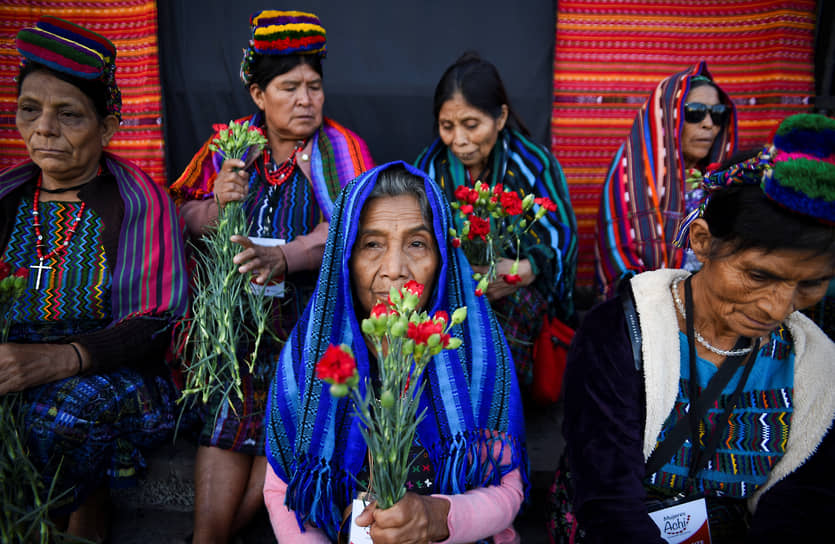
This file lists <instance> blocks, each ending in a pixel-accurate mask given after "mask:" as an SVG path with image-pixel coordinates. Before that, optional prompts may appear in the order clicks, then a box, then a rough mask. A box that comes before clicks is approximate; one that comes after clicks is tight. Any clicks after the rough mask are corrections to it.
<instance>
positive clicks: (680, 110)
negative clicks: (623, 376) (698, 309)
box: [595, 62, 736, 298]
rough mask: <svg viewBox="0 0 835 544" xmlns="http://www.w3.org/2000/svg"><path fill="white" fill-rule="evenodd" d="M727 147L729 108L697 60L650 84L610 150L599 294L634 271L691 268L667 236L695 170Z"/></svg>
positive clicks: (689, 202) (690, 202) (689, 258)
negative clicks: (625, 133)
mask: <svg viewBox="0 0 835 544" xmlns="http://www.w3.org/2000/svg"><path fill="white" fill-rule="evenodd" d="M735 151H736V110H735V108H734V105H733V102H731V99H730V98H729V97H728V95H727V94H725V92H724V91H722V89H720V88H719V86H718V85H716V83H714V82H713V78H712V77H711V75H710V73H709V72H708V71H707V65H706V64H705V63H704V62H700V63H699V64H696V65H695V66H693V67H691V68H688V69H687V70H684V71H682V72H679V73H677V74H674V75H672V76H670V77H668V78H666V79H664V80H662V81H661V83H659V84H658V87H656V88H655V91H653V93H652V94H651V95H650V97H649V100H647V102H646V103H645V104H644V105H643V106H642V107H641V109H640V111H639V112H638V114H637V115H636V116H635V122H634V123H633V124H632V130H631V131H630V133H629V136H628V137H627V138H626V142H625V143H624V144H623V145H621V146H620V148H619V149H618V151H617V153H615V157H614V158H613V159H612V163H611V165H610V166H609V171H608V174H607V175H606V182H605V184H604V185H603V190H602V192H601V196H600V205H599V210H598V216H597V227H596V242H595V243H596V245H595V274H596V276H595V281H596V284H597V288H598V289H599V292H600V295H601V296H602V297H604V298H608V297H611V296H612V295H613V294H614V293H615V291H616V285H617V283H618V282H619V281H620V280H621V279H622V278H624V277H629V276H631V275H633V274H636V273H640V272H644V271H646V270H656V269H659V268H687V269H688V270H694V269H696V268H697V267H698V261H697V259H695V257H693V255H692V254H690V253H689V252H685V250H683V249H681V248H677V247H675V246H674V245H673V236H674V235H675V232H676V227H677V226H678V222H679V220H680V219H681V218H682V217H684V216H685V215H686V214H687V213H689V212H690V211H692V209H693V207H694V206H696V205H697V204H698V202H699V199H700V197H701V195H702V191H701V188H700V187H699V184H698V180H699V179H700V175H701V173H702V172H704V171H705V169H706V168H707V166H708V165H709V164H712V163H720V162H722V161H724V160H726V159H727V158H728V157H729V156H730V155H731V154H732V153H734V152H735ZM693 180H696V182H695V183H694V182H693Z"/></svg>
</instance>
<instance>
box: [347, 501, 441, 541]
mask: <svg viewBox="0 0 835 544" xmlns="http://www.w3.org/2000/svg"><path fill="white" fill-rule="evenodd" d="M448 515H449V501H447V500H445V499H439V498H437V497H425V496H422V495H417V494H415V493H406V495H405V496H404V497H403V498H402V499H400V500H399V501H398V502H397V504H395V505H394V506H392V507H391V508H388V509H386V510H380V509H378V508H377V503H376V502H373V503H371V504H369V505H368V506H367V507H366V508H365V510H363V512H362V514H361V515H360V516H359V517H357V525H359V526H361V527H367V526H368V525H371V540H372V541H373V542H374V544H426V543H428V542H440V541H442V540H446V539H447V538H448V537H449V527H448V526H447V516H448Z"/></svg>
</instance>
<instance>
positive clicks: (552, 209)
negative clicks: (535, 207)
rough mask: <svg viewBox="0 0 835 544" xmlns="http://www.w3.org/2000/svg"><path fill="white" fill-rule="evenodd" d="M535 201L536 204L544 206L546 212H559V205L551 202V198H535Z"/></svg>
mask: <svg viewBox="0 0 835 544" xmlns="http://www.w3.org/2000/svg"><path fill="white" fill-rule="evenodd" d="M533 201H534V202H535V203H537V204H539V205H540V206H542V207H543V208H545V209H546V210H548V211H549V212H555V211H557V205H556V204H554V203H553V202H552V201H551V199H550V198H545V197H542V198H534V199H533Z"/></svg>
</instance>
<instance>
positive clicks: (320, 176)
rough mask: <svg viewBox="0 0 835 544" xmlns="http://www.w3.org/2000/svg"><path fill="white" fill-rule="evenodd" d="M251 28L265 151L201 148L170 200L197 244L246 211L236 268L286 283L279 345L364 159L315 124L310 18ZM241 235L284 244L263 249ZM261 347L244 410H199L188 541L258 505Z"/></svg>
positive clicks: (318, 84)
mask: <svg viewBox="0 0 835 544" xmlns="http://www.w3.org/2000/svg"><path fill="white" fill-rule="evenodd" d="M250 29H251V35H252V39H251V41H250V44H249V47H248V48H247V49H246V50H245V52H244V59H243V63H242V65H241V79H242V80H243V82H244V85H245V87H246V89H247V91H248V92H249V94H250V96H251V97H252V101H253V102H254V104H255V106H256V108H257V111H256V113H255V114H253V115H251V116H249V117H246V118H244V120H247V121H249V123H250V125H254V126H258V127H261V128H262V129H263V131H264V134H265V136H266V137H267V140H268V141H269V145H268V146H267V148H266V149H265V150H264V153H263V154H261V156H259V157H257V158H255V157H248V159H249V160H250V161H252V160H253V159H254V162H252V164H251V167H250V165H248V164H246V163H244V162H243V161H240V160H234V159H228V160H223V158H221V157H220V156H219V154H218V153H212V152H211V151H210V149H209V142H207V143H206V144H205V145H204V146H203V147H202V148H201V150H200V151H199V152H198V153H197V155H195V157H194V158H193V159H192V161H191V163H190V164H189V165H188V167H187V168H186V170H185V172H184V173H183V174H182V176H181V177H180V179H178V180H177V181H176V182H175V183H174V184H173V185H172V187H171V191H172V194H173V195H174V196H175V199H176V200H177V201H178V202H179V203H181V205H182V206H181V211H182V214H183V216H184V218H185V220H186V224H187V226H188V229H189V231H190V232H191V233H192V234H193V235H195V236H199V235H200V234H202V233H204V232H205V231H206V229H207V227H210V226H212V225H213V224H215V221H216V219H217V216H218V208H219V207H223V206H224V205H225V204H226V203H228V202H232V201H239V200H243V201H244V208H245V210H246V213H247V215H248V217H249V218H250V220H251V221H252V226H251V228H250V232H248V233H241V236H236V237H233V241H235V242H237V243H239V244H240V245H241V246H242V248H243V249H242V251H241V252H240V253H239V254H238V255H237V256H236V257H235V259H234V260H235V263H236V264H239V265H240V272H241V273H242V274H248V275H249V274H252V275H254V276H255V277H256V281H258V282H260V283H264V282H266V281H267V280H268V279H269V278H270V277H271V276H284V277H285V284H286V289H285V292H286V293H287V294H286V296H284V298H282V299H280V301H279V303H277V304H275V305H274V307H276V308H278V313H279V314H280V317H277V318H276V323H275V327H276V329H277V333H278V336H279V338H281V339H283V338H286V337H287V335H288V334H289V331H290V330H291V329H292V328H293V325H294V324H295V321H296V319H297V318H298V316H299V315H300V314H301V312H302V310H303V309H304V306H305V304H306V302H307V299H308V298H309V296H310V293H311V292H312V289H313V285H314V283H315V280H316V274H317V272H318V269H319V265H320V263H321V262H322V251H323V247H324V244H325V238H326V236H327V229H328V221H330V217H331V213H332V210H333V199H334V197H335V196H336V194H337V193H338V192H339V190H340V188H341V187H342V186H343V185H345V184H347V183H348V182H349V181H351V180H352V179H354V178H355V177H356V176H358V175H359V174H360V173H362V172H364V171H365V170H366V169H368V168H370V167H371V166H372V159H371V156H370V154H369V152H368V148H367V146H366V145H365V143H364V142H363V141H362V140H361V139H360V138H359V137H358V136H356V135H355V134H354V133H352V132H351V131H349V130H347V129H346V128H344V127H342V126H340V125H339V124H337V123H336V122H334V121H332V120H330V119H327V118H323V117H322V106H323V104H324V101H325V94H324V89H323V84H322V58H323V57H324V55H325V48H326V40H325V29H324V28H322V26H321V24H320V22H319V19H318V18H317V17H316V16H315V15H313V14H310V13H303V12H298V11H260V12H258V13H255V14H254V15H252V17H251V18H250ZM245 235H248V236H245ZM249 237H261V238H274V239H281V240H284V241H285V242H286V243H285V244H284V245H281V246H272V247H267V245H266V244H264V245H261V244H260V243H259V245H255V244H254V243H253V242H252V240H250V238H249ZM269 344H270V345H268V346H267V347H266V348H263V347H262V349H261V350H260V351H259V354H260V356H259V359H258V360H257V361H256V365H255V369H254V371H253V372H252V373H250V372H249V371H248V370H247V369H245V368H242V369H241V373H242V375H243V376H242V378H243V385H242V387H243V392H244V398H245V399H246V402H245V403H243V404H241V403H239V402H238V401H237V397H235V398H233V402H236V403H237V404H236V406H235V409H234V410H227V409H223V406H224V405H225V404H224V403H225V400H224V399H223V398H221V397H220V395H218V396H216V398H214V399H212V401H211V402H210V403H209V405H207V406H205V407H204V408H205V409H204V410H203V413H204V419H205V425H204V427H203V431H202V434H201V435H200V439H199V444H200V447H199V449H198V453H197V464H196V467H195V481H196V486H197V489H196V499H195V500H196V504H195V531H194V539H195V541H196V542H212V541H215V542H226V541H227V540H228V539H229V535H230V534H233V533H234V532H235V531H237V530H238V529H240V528H241V527H243V526H244V525H245V524H246V523H247V522H248V521H249V520H250V519H251V518H252V516H253V514H254V513H255V511H256V510H257V509H258V508H259V507H260V506H261V505H262V504H263V498H262V497H263V493H262V485H263V481H264V467H265V466H266V460H265V458H264V432H263V417H264V410H265V404H266V394H267V389H268V386H269V380H270V379H271V378H272V375H273V373H274V368H275V359H276V358H277V356H278V351H279V347H280V343H277V342H269ZM233 397H234V395H233Z"/></svg>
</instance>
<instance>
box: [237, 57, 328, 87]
mask: <svg viewBox="0 0 835 544" xmlns="http://www.w3.org/2000/svg"><path fill="white" fill-rule="evenodd" d="M302 64H306V65H308V66H310V67H311V68H312V69H313V70H314V71H315V72H316V73H317V74H319V77H322V78H324V76H323V75H322V57H320V56H319V55H258V54H256V55H255V56H254V58H253V59H252V63H251V64H250V67H249V73H250V77H249V85H247V88H249V86H250V85H253V84H254V85H258V87H259V88H261V89H266V88H267V85H269V84H270V81H272V80H273V79H275V78H276V77H278V76H280V75H282V74H286V73H287V72H289V71H290V70H292V69H293V68H295V67H296V66H299V65H302Z"/></svg>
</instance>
